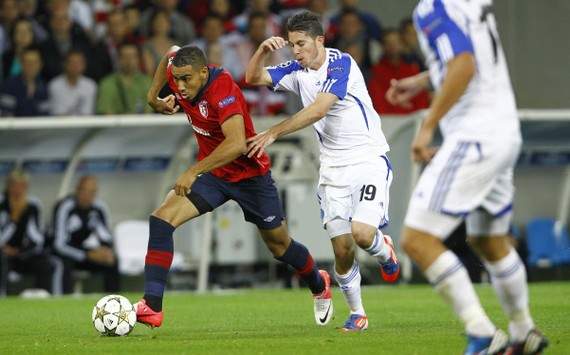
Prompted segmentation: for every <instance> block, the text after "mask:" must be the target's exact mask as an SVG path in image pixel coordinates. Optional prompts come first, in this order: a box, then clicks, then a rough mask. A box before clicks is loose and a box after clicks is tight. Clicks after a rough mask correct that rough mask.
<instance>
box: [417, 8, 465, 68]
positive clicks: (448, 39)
mask: <svg viewBox="0 0 570 355" xmlns="http://www.w3.org/2000/svg"><path fill="white" fill-rule="evenodd" d="M414 20H415V21H416V24H417V26H418V27H419V29H420V30H421V31H422V32H423V33H424V35H425V36H426V38H427V40H428V42H429V45H430V47H431V48H432V49H433V50H434V52H435V53H436V55H437V56H438V58H439V60H440V61H441V62H442V63H447V62H448V61H449V60H450V59H452V58H454V57H456V56H458V55H459V54H461V53H465V52H467V53H472V54H473V53H474V50H473V43H472V42H471V37H470V36H469V33H468V31H467V22H468V19H466V18H462V16H461V15H459V14H458V15H455V16H450V13H449V11H448V9H446V7H445V5H444V4H443V2H442V1H441V0H435V1H434V2H433V7H432V8H430V11H423V12H417V13H416V14H415V16H414Z"/></svg>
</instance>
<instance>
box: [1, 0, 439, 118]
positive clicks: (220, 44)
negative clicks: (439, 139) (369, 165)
mask: <svg viewBox="0 0 570 355" xmlns="http://www.w3.org/2000/svg"><path fill="white" fill-rule="evenodd" d="M0 2H1V7H0V53H1V55H2V65H1V66H0V77H1V78H2V81H1V84H0V113H1V115H2V116H4V117H6V116H8V117H10V116H26V117H30V116H48V115H68V116H69V115H73V116H77V115H92V114H102V115H109V114H124V113H130V114H137V113H147V112H150V111H151V108H150V107H149V106H148V105H147V103H146V92H147V89H148V87H149V86H150V83H151V81H152V75H153V73H154V71H155V69H156V66H157V65H158V63H159V61H160V58H161V57H162V56H163V55H164V53H165V52H166V51H167V50H168V49H169V48H170V47H171V46H172V45H179V46H182V45H186V44H194V45H196V46H198V47H200V48H201V49H203V50H204V51H205V53H206V55H207V57H208V59H209V61H210V63H211V64H213V65H219V66H222V67H224V68H225V69H227V70H228V71H229V72H230V73H231V74H232V76H233V78H234V79H235V81H236V82H237V83H238V84H239V85H240V86H241V88H242V89H243V91H244V95H245V97H246V100H247V102H248V105H249V107H250V110H251V113H252V114H254V115H274V114H281V113H289V114H290V113H293V112H295V111H296V110H297V109H298V106H297V105H295V104H291V102H293V103H294V102H296V101H295V100H290V99H289V98H288V96H287V94H284V93H279V92H273V91H272V90H270V89H269V88H264V87H262V88H254V87H248V86H247V85H246V83H245V80H244V73H245V68H246V66H247V62H248V60H249V58H250V57H251V55H252V53H253V51H255V49H256V48H257V47H258V45H259V44H260V43H261V42H262V41H263V40H265V39H266V38H268V37H270V36H283V35H284V34H283V33H282V29H283V24H284V21H285V20H286V19H287V17H288V16H290V15H291V14H293V13H295V12H296V11H299V10H301V9H309V10H311V11H313V12H315V13H317V14H319V15H320V16H321V17H322V22H323V25H324V27H325V33H326V36H325V38H326V45H327V46H330V47H335V48H338V49H340V50H342V51H344V52H347V53H349V54H350V55H351V56H352V57H353V58H354V59H355V60H356V62H357V63H358V65H359V66H360V67H361V69H362V70H363V72H364V73H365V77H366V78H367V80H368V86H369V91H370V93H371V96H372V99H373V102H374V106H375V108H376V110H377V111H378V112H380V113H385V114H405V113H409V112H412V111H415V110H418V109H421V108H425V107H427V105H428V100H429V97H428V94H427V93H424V94H422V95H420V96H418V97H417V98H416V99H415V100H414V102H413V103H412V104H411V105H410V106H409V107H404V108H402V107H394V106H392V105H390V104H389V103H388V102H387V101H386V100H385V99H384V93H385V92H386V90H387V89H388V87H389V85H390V80H391V79H394V78H396V79H399V78H403V77H406V76H409V75H413V74H416V73H418V72H420V71H421V70H423V69H424V64H423V59H422V58H421V55H420V54H419V53H420V51H419V49H418V43H417V38H416V33H415V29H414V26H413V23H412V22H411V20H410V19H404V20H402V21H401V24H400V27H399V28H384V27H383V26H382V24H381V22H380V20H379V19H378V18H377V17H376V16H375V15H373V14H371V13H368V12H365V11H362V10H360V9H359V7H358V0H340V1H338V6H337V7H336V8H331V6H330V5H331V4H329V1H328V0H237V1H229V0H45V1H38V0H0ZM288 59H291V53H290V51H287V50H282V51H277V52H275V53H274V55H273V56H272V57H271V58H269V60H268V62H267V63H266V64H267V65H274V64H278V63H280V62H283V61H286V60H288ZM167 91H168V89H167V88H165V91H164V93H166V92H167Z"/></svg>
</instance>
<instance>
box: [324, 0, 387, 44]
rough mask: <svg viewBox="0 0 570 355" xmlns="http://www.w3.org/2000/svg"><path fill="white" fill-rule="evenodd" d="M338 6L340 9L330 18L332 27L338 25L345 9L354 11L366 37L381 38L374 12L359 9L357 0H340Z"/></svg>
mask: <svg viewBox="0 0 570 355" xmlns="http://www.w3.org/2000/svg"><path fill="white" fill-rule="evenodd" d="M340 6H341V10H340V11H339V13H338V14H337V15H335V16H333V18H332V20H331V22H332V25H333V26H334V27H338V26H340V19H341V17H342V15H343V13H344V12H345V11H346V10H352V11H356V13H357V14H358V17H359V18H360V21H361V22H362V23H363V25H364V29H365V31H366V35H367V37H368V38H371V39H374V40H376V41H381V40H382V25H381V24H380V21H379V20H378V18H376V16H375V15H374V14H372V13H369V12H365V11H362V10H359V9H358V0H341V1H340Z"/></svg>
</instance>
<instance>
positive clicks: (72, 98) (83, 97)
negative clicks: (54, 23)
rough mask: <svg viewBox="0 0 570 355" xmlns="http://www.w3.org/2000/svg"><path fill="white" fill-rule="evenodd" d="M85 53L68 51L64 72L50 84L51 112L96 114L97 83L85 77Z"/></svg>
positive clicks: (57, 113) (65, 114)
mask: <svg viewBox="0 0 570 355" xmlns="http://www.w3.org/2000/svg"><path fill="white" fill-rule="evenodd" d="M84 72H85V55H84V54H83V52H81V51H77V50H71V51H70V52H68V53H67V56H66V58H65V64H64V72H63V74H61V75H59V76H57V77H55V78H54V79H53V80H52V81H50V82H49V84H48V97H49V107H50V114H52V115H62V116H71V115H74V116H78V115H93V114H95V100H96V98H97V84H96V83H95V81H93V79H90V78H87V77H85V76H84V75H83V74H84Z"/></svg>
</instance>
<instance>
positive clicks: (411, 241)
mask: <svg viewBox="0 0 570 355" xmlns="http://www.w3.org/2000/svg"><path fill="white" fill-rule="evenodd" d="M400 246H401V247H402V249H404V251H405V252H406V254H408V255H409V256H410V257H412V258H413V257H414V255H417V254H418V253H421V249H422V246H421V243H420V240H419V239H418V238H417V237H416V236H415V235H414V233H413V232H412V231H410V230H409V229H407V228H405V229H404V233H403V234H402V238H401V240H400Z"/></svg>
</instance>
